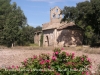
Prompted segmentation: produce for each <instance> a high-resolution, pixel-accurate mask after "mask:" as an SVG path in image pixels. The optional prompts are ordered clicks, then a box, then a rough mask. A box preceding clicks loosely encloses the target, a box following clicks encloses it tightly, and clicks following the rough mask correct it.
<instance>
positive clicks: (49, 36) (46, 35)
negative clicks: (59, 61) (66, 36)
mask: <svg viewBox="0 0 100 75" xmlns="http://www.w3.org/2000/svg"><path fill="white" fill-rule="evenodd" d="M54 38H55V35H54V29H50V30H47V31H46V30H45V31H43V46H45V47H47V46H54Z"/></svg>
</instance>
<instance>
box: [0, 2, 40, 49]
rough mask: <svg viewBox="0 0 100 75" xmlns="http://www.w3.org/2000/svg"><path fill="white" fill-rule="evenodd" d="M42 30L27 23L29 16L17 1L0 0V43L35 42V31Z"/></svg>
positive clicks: (23, 43)
mask: <svg viewBox="0 0 100 75" xmlns="http://www.w3.org/2000/svg"><path fill="white" fill-rule="evenodd" d="M38 30H42V28H41V27H40V26H37V27H36V28H34V27H32V26H29V25H28V24H27V18H26V16H25V15H24V12H23V11H22V9H21V8H20V7H19V6H17V4H16V2H13V3H12V4H11V0H0V45H6V46H8V47H11V46H14V45H15V44H16V45H29V44H30V43H34V32H35V31H38Z"/></svg>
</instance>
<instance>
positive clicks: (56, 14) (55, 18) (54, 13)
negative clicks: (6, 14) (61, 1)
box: [50, 6, 62, 23]
mask: <svg viewBox="0 0 100 75" xmlns="http://www.w3.org/2000/svg"><path fill="white" fill-rule="evenodd" d="M61 19H62V14H61V9H60V8H59V7H58V6H56V7H54V8H52V9H51V10H50V22H51V23H59V22H60V21H61Z"/></svg>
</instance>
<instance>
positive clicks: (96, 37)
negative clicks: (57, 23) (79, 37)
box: [62, 0, 100, 45]
mask: <svg viewBox="0 0 100 75" xmlns="http://www.w3.org/2000/svg"><path fill="white" fill-rule="evenodd" d="M62 13H63V14H64V18H63V19H62V21H68V22H70V21H74V22H75V24H76V25H78V26H79V27H81V28H82V29H83V30H84V40H83V44H89V45H90V44H92V43H100V0H90V1H84V2H79V3H77V5H76V7H68V6H65V7H64V9H63V10H62Z"/></svg>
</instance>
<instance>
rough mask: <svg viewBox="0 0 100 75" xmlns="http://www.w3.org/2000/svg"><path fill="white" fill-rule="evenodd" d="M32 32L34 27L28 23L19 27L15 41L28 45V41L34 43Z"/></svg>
mask: <svg viewBox="0 0 100 75" xmlns="http://www.w3.org/2000/svg"><path fill="white" fill-rule="evenodd" d="M34 32H35V28H34V27H32V26H29V25H27V26H24V27H23V28H22V29H20V33H19V35H18V37H19V39H18V41H17V43H18V45H29V44H30V43H34Z"/></svg>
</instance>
